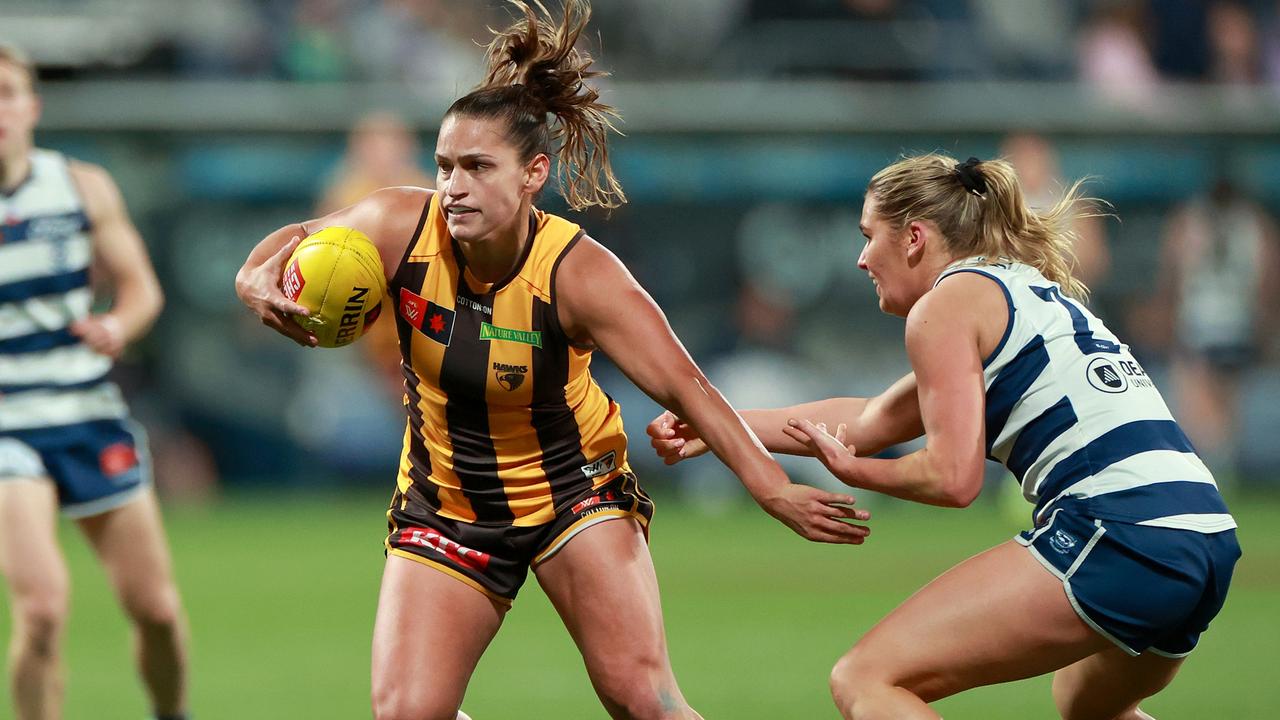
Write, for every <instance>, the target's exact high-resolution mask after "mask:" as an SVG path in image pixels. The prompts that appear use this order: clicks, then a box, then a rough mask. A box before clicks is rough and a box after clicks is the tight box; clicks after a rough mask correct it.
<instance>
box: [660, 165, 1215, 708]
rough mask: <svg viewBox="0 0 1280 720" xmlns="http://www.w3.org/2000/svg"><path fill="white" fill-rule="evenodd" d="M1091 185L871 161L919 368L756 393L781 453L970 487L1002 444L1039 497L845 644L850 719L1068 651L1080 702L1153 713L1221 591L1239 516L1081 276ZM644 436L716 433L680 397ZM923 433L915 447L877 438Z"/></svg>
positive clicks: (887, 274)
mask: <svg viewBox="0 0 1280 720" xmlns="http://www.w3.org/2000/svg"><path fill="white" fill-rule="evenodd" d="M1078 187H1079V186H1078V184H1077V185H1076V186H1075V187H1073V188H1071V190H1070V191H1069V192H1068V193H1067V195H1066V197H1065V198H1063V199H1062V200H1061V201H1060V202H1059V203H1058V204H1056V205H1055V206H1054V207H1053V208H1051V209H1049V210H1048V211H1047V212H1044V213H1043V214H1042V213H1038V212H1036V211H1034V210H1032V209H1031V208H1029V207H1028V206H1027V203H1026V199H1025V198H1024V196H1023V194H1022V189H1021V187H1020V186H1019V183H1018V179H1017V176H1016V175H1015V174H1014V171H1013V169H1012V167H1011V166H1010V165H1009V164H1008V163H1005V162H1003V161H989V162H979V161H978V160H977V159H975V158H971V159H970V160H968V161H967V162H965V163H957V162H956V161H955V160H953V159H951V158H948V157H945V156H942V155H925V156H918V157H909V158H906V159H903V160H901V161H900V162H898V163H896V164H894V165H891V166H890V167H888V168H886V169H884V170H882V171H880V172H879V173H877V174H876V176H875V177H873V178H872V180H871V183H870V185H869V186H868V188H867V194H866V200H865V203H864V205H863V209H862V232H863V234H864V235H865V236H866V237H867V244H866V247H865V248H864V249H863V251H862V254H861V256H860V257H859V259H858V266H859V267H860V268H862V269H863V270H865V271H867V273H868V274H869V275H870V276H871V279H872V281H873V282H874V283H875V285H876V293H877V295H878V296H879V298H880V308H881V309H882V310H884V311H885V312H888V313H891V314H894V315H899V316H905V317H906V318H907V328H906V346H907V354H908V357H909V358H910V361H911V366H912V368H913V370H914V372H913V373H912V374H910V375H908V376H907V377H905V378H903V379H901V380H900V381H898V382H897V383H895V384H894V385H893V386H892V387H890V388H889V389H888V390H887V391H885V393H883V394H882V395H880V396H878V397H876V398H872V399H869V400H867V399H862V398H835V399H830V400H823V401H819V402H813V403H807V404H804V405H797V406H794V407H790V408H784V409H780V410H763V411H747V412H745V413H743V415H744V417H745V418H746V419H747V421H748V422H749V424H750V425H751V427H752V428H753V429H754V430H755V432H756V433H757V434H758V435H759V437H760V438H761V440H762V441H763V442H764V443H765V446H766V447H768V448H769V449H770V450H772V451H774V452H783V453H792V454H803V455H814V456H816V457H817V458H818V459H819V460H821V461H822V463H823V464H824V465H826V466H827V468H828V469H829V470H830V471H831V472H832V473H833V474H834V475H835V476H836V477H838V478H839V479H841V480H843V481H844V482H845V483H847V484H849V485H851V486H853V487H858V488H863V489H867V490H875V491H878V492H883V493H887V494H889V495H893V496H895V497H899V498H903V499H906V500H912V501H915V502H921V503H927V504H931V505H940V506H944V507H964V506H966V505H968V504H969V503H971V502H973V500H974V499H975V498H976V497H977V495H978V492H979V491H980V490H981V488H982V477H983V461H984V458H985V457H991V458H993V459H997V460H999V461H1000V462H1002V463H1004V464H1005V465H1006V466H1007V467H1008V468H1009V470H1010V471H1012V472H1013V474H1014V475H1015V476H1016V477H1017V478H1018V479H1019V481H1020V482H1021V483H1022V487H1023V493H1024V495H1025V496H1026V498H1027V499H1028V500H1030V501H1031V502H1034V503H1035V512H1034V520H1035V528H1034V529H1032V530H1029V531H1027V532H1024V533H1022V534H1020V535H1019V536H1018V537H1016V538H1014V540H1011V541H1009V542H1006V543H1004V544H1002V545H999V546H997V547H995V548H992V549H991V550H988V551H986V552H984V553H982V554H980V555H977V556H975V557H973V558H970V559H969V560H966V561H965V562H963V563H961V564H960V565H957V566H956V567H955V568H952V569H951V570H950V571H949V572H947V573H945V574H943V575H942V576H941V577H939V578H938V579H936V580H934V581H933V582H932V583H930V584H929V585H927V586H925V587H924V588H923V589H922V590H920V591H919V592H917V593H916V594H915V595H913V596H912V597H911V598H910V599H909V600H907V601H906V602H905V603H903V604H902V605H901V606H899V607H898V608H897V609H896V610H894V611H893V612H892V613H890V614H889V616H888V617H886V618H884V619H883V620H881V621H880V622H879V623H878V624H877V625H876V626H875V627H873V628H872V629H871V630H870V631H869V632H867V634H866V635H865V636H863V638H862V639H861V640H859V641H858V643H857V644H856V645H855V646H854V648H853V649H852V650H850V651H849V653H848V654H846V655H845V656H844V657H843V658H842V659H841V660H840V662H839V663H838V664H837V665H836V667H835V670H834V671H833V672H832V675H831V688H832V692H833V694H834V696H835V700H836V704H837V705H838V707H839V708H840V711H841V713H842V714H843V715H844V716H845V717H846V718H859V719H865V718H894V719H895V720H902V719H905V718H936V717H938V715H937V714H936V713H935V712H934V711H933V710H932V709H930V708H929V707H928V705H926V703H928V702H932V701H934V700H938V699H941V698H944V697H947V696H948V695H952V694H955V693H957V692H961V691H963V690H967V689H969V688H972V687H977V686H980V685H990V684H995V683H1001V682H1007V681H1011V680H1018V679H1021V678H1027V677H1033V676H1035V675H1041V674H1043V673H1046V672H1052V671H1057V672H1056V674H1055V676H1054V682H1053V694H1054V700H1055V702H1056V704H1057V706H1058V709H1059V711H1060V712H1061V714H1062V715H1063V717H1066V718H1124V719H1126V720H1138V719H1139V718H1146V717H1149V716H1147V715H1146V714H1144V713H1142V711H1140V710H1139V709H1138V703H1139V702H1140V701H1141V700H1143V699H1144V698H1146V697H1148V696H1150V695H1153V694H1155V693H1156V692H1158V691H1159V690H1160V689H1162V688H1163V687H1165V685H1167V684H1168V683H1169V682H1170V681H1171V680H1172V679H1173V677H1174V675H1175V674H1176V673H1177V672H1178V669H1179V667H1180V666H1181V664H1182V660H1183V658H1184V657H1185V656H1186V655H1187V654H1188V653H1190V652H1191V650H1192V649H1193V648H1194V647H1195V646H1196V643H1197V641H1198V640H1199V637H1200V634H1201V633H1202V632H1203V631H1204V630H1205V629H1206V628H1207V627H1208V624H1209V621H1210V620H1212V619H1213V618H1214V616H1215V615H1216V614H1217V613H1218V611H1219V609H1220V608H1221V607H1222V603H1223V601H1224V599H1225V597H1226V592H1227V587H1228V585H1229V584H1230V582H1231V573H1232V569H1233V567H1234V565H1235V562H1236V560H1237V558H1239V556H1240V547H1239V545H1238V544H1237V543H1236V537H1235V530H1234V528H1235V526H1236V524H1235V521H1234V520H1233V519H1232V517H1231V515H1230V514H1229V513H1228V512H1227V507H1226V504H1225V503H1224V502H1223V500H1222V497H1221V496H1220V495H1219V494H1218V489H1217V487H1216V486H1215V484H1214V480H1213V477H1212V476H1211V475H1210V474H1209V472H1208V470H1207V469H1206V468H1205V466H1204V463H1202V462H1201V461H1200V458H1199V457H1197V456H1196V454H1195V451H1194V449H1193V448H1192V447H1191V444H1190V443H1189V442H1188V441H1187V438H1186V436H1185V435H1184V434H1183V433H1182V431H1181V430H1180V429H1179V428H1178V425H1177V424H1176V423H1175V422H1174V420H1173V417H1172V416H1171V415H1170V413H1169V410H1168V408H1167V407H1166V406H1165V404H1164V401H1163V400H1162V399H1161V397H1160V394H1159V392H1157V391H1156V389H1155V387H1154V385H1153V384H1152V383H1151V381H1150V380H1149V379H1148V378H1147V376H1146V374H1145V373H1144V372H1143V370H1142V367H1141V366H1140V365H1139V364H1138V363H1137V361H1135V360H1134V358H1133V356H1132V355H1131V354H1130V353H1129V350H1128V348H1127V346H1125V345H1123V344H1121V343H1120V342H1119V340H1117V339H1116V337H1115V336H1114V335H1113V334H1112V333H1111V332H1110V331H1109V330H1107V328H1106V327H1105V326H1104V325H1103V324H1102V322H1101V321H1100V320H1098V318H1096V317H1094V316H1093V315H1092V314H1091V313H1090V312H1089V311H1088V310H1087V309H1086V308H1085V306H1084V305H1083V304H1081V303H1080V302H1078V301H1076V300H1073V299H1071V298H1070V297H1068V296H1076V297H1081V296H1083V295H1084V293H1085V291H1086V288H1085V287H1084V286H1083V285H1082V284H1081V283H1080V282H1079V281H1078V280H1076V279H1075V278H1074V277H1072V274H1071V267H1072V263H1071V255H1070V253H1071V246H1072V240H1073V238H1072V237H1071V234H1072V228H1073V227H1074V226H1075V225H1074V223H1075V217H1074V215H1075V214H1076V213H1077V212H1078V211H1077V210H1075V209H1074V206H1075V204H1076V197H1075V196H1076V193H1077V192H1078ZM801 418H808V419H801ZM815 421H816V422H815ZM828 429H831V433H828V432H827V430H828ZM649 433H650V435H652V436H653V444H654V446H655V447H656V448H657V449H658V452H659V454H660V455H662V456H663V457H664V458H666V459H667V461H668V462H676V461H679V460H680V459H682V458H684V457H692V456H694V455H697V454H699V453H700V452H703V451H704V449H703V448H702V443H701V442H699V441H698V440H697V435H696V433H695V432H694V431H693V429H692V428H690V427H688V426H686V425H684V424H682V423H681V422H679V420H678V419H677V418H676V417H674V416H672V415H671V414H670V413H667V414H664V415H662V416H660V417H659V418H657V419H656V420H655V421H654V422H653V423H652V424H651V425H650V426H649ZM921 434H924V436H925V438H926V444H925V447H924V448H923V449H922V450H919V451H917V452H913V453H911V454H909V455H906V456H904V457H902V458H899V459H893V460H882V459H875V458H870V457H865V456H866V455H868V454H871V453H875V452H878V451H879V450H881V449H883V448H885V447H888V446H890V445H894V444H897V443H899V442H904V441H906V440H909V439H912V438H915V437H918V436H920V435H921ZM1046 571H1047V572H1046ZM1064 590H1065V592H1064Z"/></svg>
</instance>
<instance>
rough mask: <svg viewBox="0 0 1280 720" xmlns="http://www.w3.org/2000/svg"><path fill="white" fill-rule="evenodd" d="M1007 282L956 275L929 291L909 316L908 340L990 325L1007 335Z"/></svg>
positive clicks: (984, 328)
mask: <svg viewBox="0 0 1280 720" xmlns="http://www.w3.org/2000/svg"><path fill="white" fill-rule="evenodd" d="M1006 292H1007V291H1006V289H1005V286H1004V281H1003V280H1002V279H1001V278H999V277H998V276H996V275H994V274H989V273H984V272H952V273H951V274H949V275H946V276H945V277H943V278H942V279H941V280H940V281H939V282H938V283H937V285H936V286H935V287H933V288H932V289H930V290H929V291H928V292H926V293H925V294H924V295H923V296H922V297H921V298H920V299H919V300H917V301H916V303H915V305H913V306H912V307H911V310H910V312H908V313H907V339H908V342H910V341H911V339H912V338H913V337H918V336H919V335H920V334H921V333H930V332H948V333H951V332H957V331H960V332H966V331H967V332H972V333H974V334H976V335H978V336H979V337H982V336H985V335H987V334H989V333H988V326H997V325H998V326H999V328H998V329H999V331H1000V332H1003V330H1004V328H1005V326H1006V324H1007V323H1009V322H1010V321H1011V319H1012V318H1010V317H1009V315H1010V313H1009V303H1008V300H1007V294H1006Z"/></svg>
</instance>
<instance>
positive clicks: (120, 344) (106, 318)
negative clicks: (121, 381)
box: [70, 313, 125, 360]
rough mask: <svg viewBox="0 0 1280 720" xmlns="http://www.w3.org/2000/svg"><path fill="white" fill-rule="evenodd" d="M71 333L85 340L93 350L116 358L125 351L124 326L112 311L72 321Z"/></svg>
mask: <svg viewBox="0 0 1280 720" xmlns="http://www.w3.org/2000/svg"><path fill="white" fill-rule="evenodd" d="M70 330H71V334H72V335H75V336H76V337H78V338H80V339H81V340H83V341H84V344H85V345H88V346H89V348H90V349H91V350H93V351H94V352H96V353H98V354H100V355H106V356H107V357H109V358H111V359H113V360H115V359H117V358H119V357H120V353H122V352H124V345H125V337H124V328H123V327H121V325H120V319H119V318H117V317H116V316H115V315H112V314H111V313H102V314H100V315H90V316H89V317H86V318H81V319H79V320H77V321H75V322H74V323H71V328H70Z"/></svg>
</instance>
